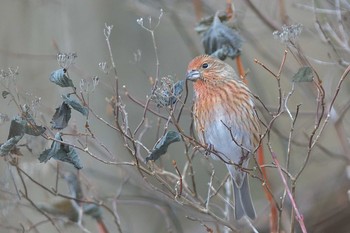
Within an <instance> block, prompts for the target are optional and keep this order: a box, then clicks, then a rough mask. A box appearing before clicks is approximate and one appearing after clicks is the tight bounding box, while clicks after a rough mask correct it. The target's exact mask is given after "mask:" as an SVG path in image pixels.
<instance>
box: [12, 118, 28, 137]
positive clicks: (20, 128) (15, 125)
mask: <svg viewBox="0 0 350 233" xmlns="http://www.w3.org/2000/svg"><path fill="white" fill-rule="evenodd" d="M26 125H27V121H25V120H24V119H22V117H20V116H16V117H14V118H13V119H12V120H11V124H10V130H9V135H8V137H7V139H11V138H13V137H16V136H21V137H23V136H24V132H25V127H26Z"/></svg>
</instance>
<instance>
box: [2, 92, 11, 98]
mask: <svg viewBox="0 0 350 233" xmlns="http://www.w3.org/2000/svg"><path fill="white" fill-rule="evenodd" d="M8 94H10V92H8V91H3V92H2V93H1V95H2V98H4V99H6V97H7V96H8Z"/></svg>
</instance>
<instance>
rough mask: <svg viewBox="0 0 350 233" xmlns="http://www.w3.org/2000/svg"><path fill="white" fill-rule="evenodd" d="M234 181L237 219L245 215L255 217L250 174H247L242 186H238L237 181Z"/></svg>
mask: <svg viewBox="0 0 350 233" xmlns="http://www.w3.org/2000/svg"><path fill="white" fill-rule="evenodd" d="M232 183H233V188H234V194H235V218H236V220H239V219H241V218H242V217H243V216H244V215H246V216H248V217H249V218H250V219H252V220H253V219H255V217H256V214H255V209H254V206H253V202H252V197H251V196H250V190H249V181H248V176H247V175H246V174H245V176H244V179H243V183H242V186H241V187H240V188H239V187H237V184H236V182H234V181H233V182H232Z"/></svg>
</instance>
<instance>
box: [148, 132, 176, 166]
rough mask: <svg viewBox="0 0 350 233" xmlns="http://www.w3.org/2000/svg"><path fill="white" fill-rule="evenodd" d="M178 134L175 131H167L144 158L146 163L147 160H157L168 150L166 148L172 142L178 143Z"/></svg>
mask: <svg viewBox="0 0 350 233" xmlns="http://www.w3.org/2000/svg"><path fill="white" fill-rule="evenodd" d="M180 140H181V138H180V134H179V133H178V132H175V131H168V132H167V133H166V134H165V135H164V136H163V137H161V138H160V139H159V140H158V142H157V143H156V144H155V145H154V147H153V149H152V152H151V154H150V155H149V156H148V157H146V162H147V161H148V160H153V161H155V160H157V159H159V157H160V156H161V155H163V154H165V153H166V152H167V150H168V146H169V145H170V144H172V143H174V142H178V141H180Z"/></svg>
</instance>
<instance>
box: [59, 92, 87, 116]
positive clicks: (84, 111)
mask: <svg viewBox="0 0 350 233" xmlns="http://www.w3.org/2000/svg"><path fill="white" fill-rule="evenodd" d="M62 98H63V99H64V102H65V103H66V104H68V105H69V106H71V107H72V108H73V109H74V110H76V111H78V112H80V113H81V114H83V115H84V116H87V115H88V114H89V109H88V108H87V107H84V106H83V105H82V104H81V103H80V102H79V101H77V100H75V99H73V98H72V97H71V96H70V95H67V96H66V95H62Z"/></svg>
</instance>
